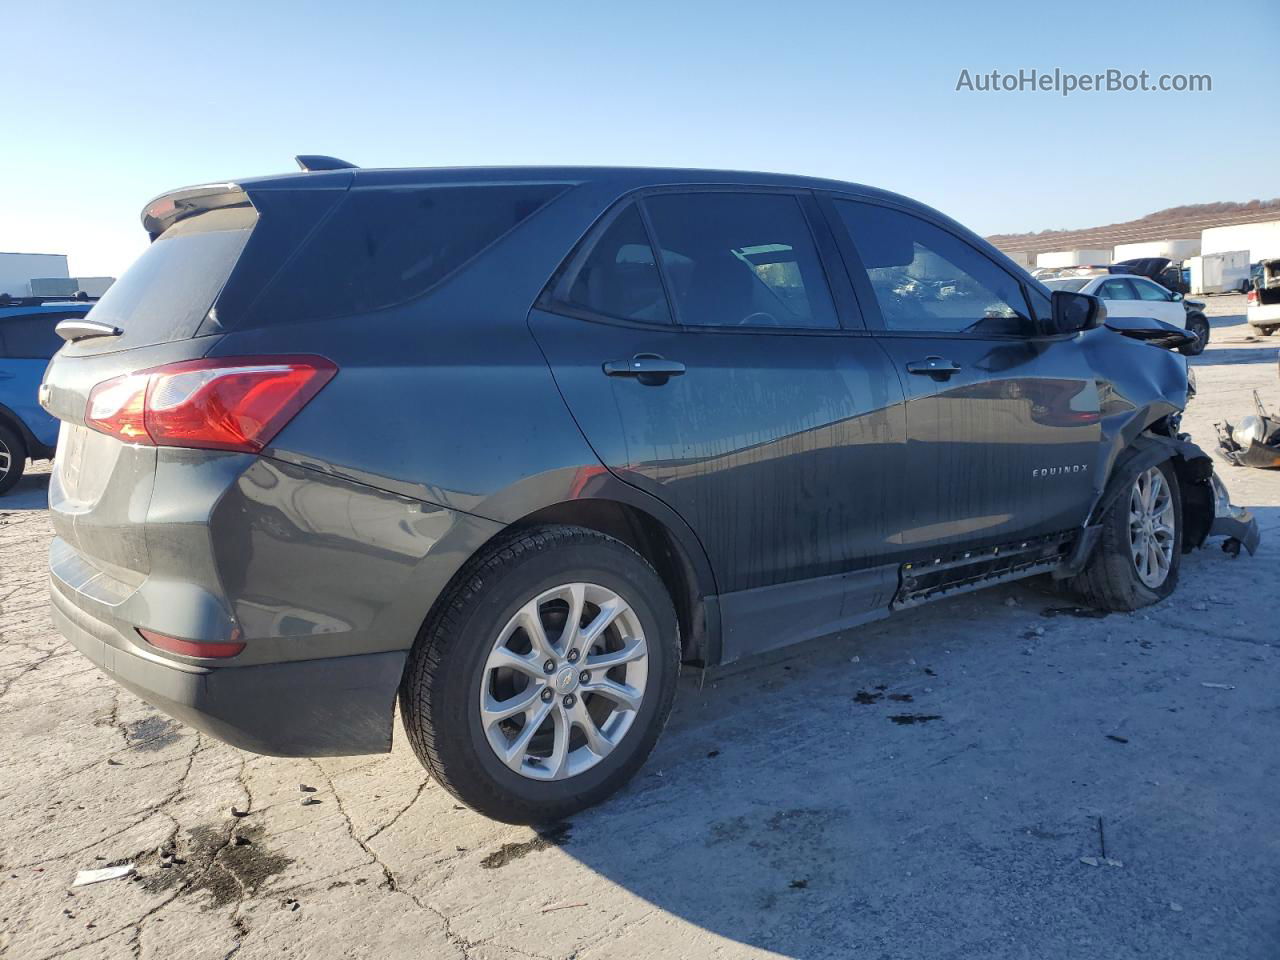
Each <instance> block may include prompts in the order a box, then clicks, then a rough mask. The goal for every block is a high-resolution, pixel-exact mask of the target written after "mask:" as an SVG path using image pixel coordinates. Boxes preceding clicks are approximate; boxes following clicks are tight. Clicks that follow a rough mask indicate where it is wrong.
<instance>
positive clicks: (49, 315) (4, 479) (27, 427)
mask: <svg viewBox="0 0 1280 960" xmlns="http://www.w3.org/2000/svg"><path fill="white" fill-rule="evenodd" d="M92 306H93V303H92V302H91V301H85V300H67V299H66V298H55V297H0V495H3V494H5V493H7V492H8V491H9V490H11V489H13V486H14V484H16V483H17V482H18V481H19V480H21V479H22V474H23V472H24V471H25V469H26V464H27V460H28V458H30V459H32V460H43V459H47V458H49V457H51V456H53V448H54V444H55V443H56V442H57V438H58V421H57V420H55V419H54V418H53V417H51V416H49V414H48V413H46V412H45V411H44V410H43V409H41V407H40V404H39V402H38V399H37V396H36V395H37V392H38V390H39V388H40V379H41V378H42V377H43V376H44V368H45V367H46V366H48V364H49V358H50V357H52V356H53V354H54V352H55V351H56V350H57V349H58V347H60V346H62V342H63V341H62V338H61V337H59V336H58V335H57V334H56V333H54V327H56V326H57V325H58V323H59V322H60V321H62V320H66V319H68V318H75V317H83V316H84V315H85V314H87V313H88V312H89V310H90V308H91V307H92Z"/></svg>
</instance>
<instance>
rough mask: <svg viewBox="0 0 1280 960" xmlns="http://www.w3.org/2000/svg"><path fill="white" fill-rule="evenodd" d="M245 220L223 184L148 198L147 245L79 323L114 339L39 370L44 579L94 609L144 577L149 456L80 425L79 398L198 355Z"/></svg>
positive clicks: (243, 241) (245, 233) (98, 340)
mask: <svg viewBox="0 0 1280 960" xmlns="http://www.w3.org/2000/svg"><path fill="white" fill-rule="evenodd" d="M257 219H258V214H257V211H256V210H255V208H254V206H253V204H252V203H250V201H249V198H248V196H247V194H246V193H245V192H244V191H243V190H241V189H240V188H239V187H237V186H234V185H231V184H226V185H220V186H216V187H204V188H198V189H195V190H188V191H182V192H181V193H177V194H171V195H169V196H166V197H162V198H160V199H159V200H157V201H153V202H152V204H150V205H148V208H147V210H146V211H144V224H145V225H146V227H147V228H148V230H149V231H150V232H151V233H152V236H153V238H154V239H153V242H152V244H151V246H150V247H148V249H147V250H146V252H145V253H143V254H142V256H141V257H139V258H138V259H137V261H135V262H134V264H133V265H132V266H131V267H130V268H129V269H128V271H127V272H126V273H125V274H124V276H122V277H121V278H120V279H119V280H118V281H116V283H115V284H113V285H112V286H111V288H110V289H109V290H108V291H107V292H106V294H105V295H104V296H103V297H102V299H101V300H99V301H98V303H97V304H96V305H95V306H94V308H93V309H92V310H91V311H90V312H89V314H88V317H87V319H89V320H93V321H100V322H103V323H105V324H107V325H109V326H111V327H115V328H117V329H119V330H120V331H121V333H120V335H119V336H102V337H94V338H91V339H84V340H79V341H76V342H73V343H66V344H64V345H63V346H62V348H61V349H60V350H59V351H58V353H57V354H56V355H55V356H54V358H53V360H52V361H51V363H50V365H49V368H48V370H47V371H46V373H45V381H44V386H43V387H42V389H41V403H42V404H43V405H44V407H45V409H46V410H48V411H49V412H50V413H51V414H53V415H54V416H55V417H57V418H58V419H59V420H61V421H62V424H61V428H60V430H59V434H58V445H57V451H56V454H55V459H54V470H53V476H52V478H51V482H50V486H49V504H50V510H51V515H52V520H53V526H54V531H55V533H56V535H57V537H58V540H57V541H55V544H54V548H53V557H52V560H53V567H54V571H55V573H56V574H58V575H61V576H63V577H64V579H67V580H69V581H70V582H72V585H74V586H76V587H77V589H80V588H83V587H85V585H86V584H91V585H92V589H93V590H94V591H96V592H97V593H99V594H100V595H101V596H100V599H102V600H103V601H105V602H111V601H112V600H113V599H119V597H117V596H115V595H117V594H121V595H123V594H127V593H128V592H129V591H130V589H131V588H133V587H136V586H137V585H138V584H140V583H141V582H142V580H144V579H145V578H146V575H147V574H148V572H149V570H150V559H149V554H148V549H147V540H146V528H145V526H144V525H143V524H144V521H145V519H146V514H147V508H148V506H149V504H150V502H151V496H152V490H153V485H154V483H155V477H156V465H157V458H158V453H157V447H155V446H148V445H142V444H135V443H125V442H122V441H121V440H120V439H117V438H116V437H113V436H108V435H107V434H105V433H102V432H99V431H98V430H93V429H90V428H88V427H86V426H85V417H86V409H87V405H88V401H89V397H90V394H91V392H92V390H93V388H94V386H95V385H97V384H100V383H103V382H105V381H108V380H111V379H113V378H116V377H120V376H122V375H126V374H131V373H134V372H135V371H138V370H144V369H149V368H152V367H156V366H159V365H162V364H168V363H172V362H175V361H183V360H191V359H194V358H198V357H201V356H203V355H204V354H205V353H207V352H208V350H209V348H210V347H211V346H212V344H213V343H214V342H216V340H217V339H218V334H219V332H220V326H219V324H218V322H217V311H216V307H215V304H216V303H217V301H218V298H219V295H220V294H221V293H222V291H223V290H224V288H226V286H227V281H228V279H229V278H230V277H231V275H232V272H233V270H234V269H235V268H236V265H237V263H238V262H239V260H240V257H241V255H242V254H243V253H244V251H245V248H246V246H247V244H248V242H249V240H250V238H251V236H252V235H253V232H254V228H255V225H256V223H257ZM104 575H105V576H104Z"/></svg>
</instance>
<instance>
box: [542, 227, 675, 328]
mask: <svg viewBox="0 0 1280 960" xmlns="http://www.w3.org/2000/svg"><path fill="white" fill-rule="evenodd" d="M565 300H566V302H567V303H568V304H569V305H570V306H572V307H576V308H578V309H580V310H585V311H587V312H588V313H596V314H600V315H602V316H606V317H614V318H617V319H619V320H637V321H642V322H647V323H670V322H671V312H670V310H669V309H668V306H667V295H666V293H665V292H664V290H663V287H662V277H661V275H660V274H659V273H658V265H657V262H656V261H655V259H654V255H653V247H652V245H651V244H650V243H649V236H648V234H647V233H646V232H645V228H644V221H643V220H642V219H641V218H640V212H639V211H638V210H637V209H636V206H635V204H634V203H632V204H628V205H627V206H626V208H625V209H623V210H622V212H621V213H619V214H618V215H617V216H616V217H615V218H614V220H613V222H612V223H610V224H609V226H608V227H606V228H605V230H604V232H603V233H601V234H600V238H599V239H598V240H597V241H596V242H595V244H594V245H593V246H592V248H591V252H590V253H588V254H587V256H586V258H585V259H584V260H583V261H582V262H581V264H579V265H578V267H577V270H576V272H575V273H574V275H573V277H572V279H571V280H570V282H569V286H568V292H567V293H566V294H565Z"/></svg>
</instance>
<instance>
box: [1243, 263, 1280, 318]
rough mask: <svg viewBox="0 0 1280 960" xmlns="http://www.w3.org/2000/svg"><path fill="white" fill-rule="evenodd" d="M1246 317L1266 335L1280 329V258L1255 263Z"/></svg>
mask: <svg viewBox="0 0 1280 960" xmlns="http://www.w3.org/2000/svg"><path fill="white" fill-rule="evenodd" d="M1255 267H1256V270H1255V272H1254V274H1253V286H1252V289H1250V291H1249V297H1248V300H1247V303H1248V307H1247V308H1246V311H1245V313H1246V319H1247V320H1248V321H1249V325H1250V326H1251V327H1255V328H1256V329H1257V331H1258V332H1259V333H1260V334H1262V335H1263V336H1264V337H1269V336H1271V335H1272V334H1273V333H1275V332H1276V331H1277V330H1280V259H1276V260H1261V261H1259V262H1258V263H1257V264H1255Z"/></svg>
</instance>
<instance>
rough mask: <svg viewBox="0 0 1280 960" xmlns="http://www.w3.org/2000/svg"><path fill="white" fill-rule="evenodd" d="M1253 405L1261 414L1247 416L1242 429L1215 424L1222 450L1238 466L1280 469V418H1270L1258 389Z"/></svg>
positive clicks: (1224, 424) (1254, 394) (1225, 424)
mask: <svg viewBox="0 0 1280 960" xmlns="http://www.w3.org/2000/svg"><path fill="white" fill-rule="evenodd" d="M1253 402H1254V405H1255V406H1256V407H1257V413H1256V414H1254V415H1253V416H1248V417H1245V418H1244V419H1243V420H1241V421H1240V423H1239V425H1238V426H1232V425H1231V424H1229V423H1215V424H1214V425H1213V426H1214V429H1215V430H1217V431H1218V448H1219V449H1220V450H1221V451H1222V455H1223V456H1224V457H1226V458H1227V459H1228V460H1230V461H1231V462H1232V463H1233V464H1235V465H1236V466H1237V467H1259V468H1261V469H1263V470H1268V469H1276V468H1280V419H1278V418H1276V417H1273V416H1270V415H1268V413H1267V411H1266V410H1265V409H1264V408H1263V406H1262V400H1261V399H1260V398H1259V397H1258V391H1256V390H1255V391H1254V392H1253Z"/></svg>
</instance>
